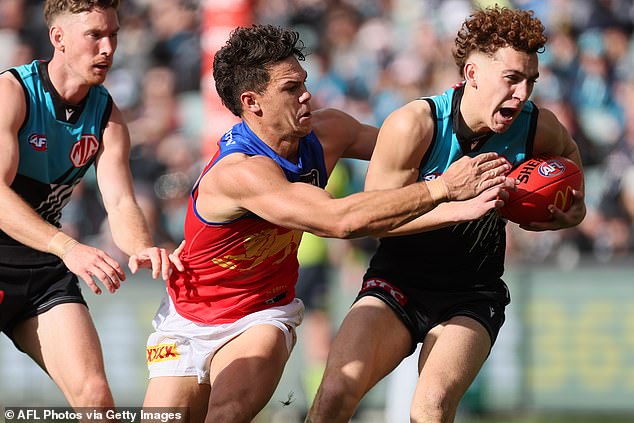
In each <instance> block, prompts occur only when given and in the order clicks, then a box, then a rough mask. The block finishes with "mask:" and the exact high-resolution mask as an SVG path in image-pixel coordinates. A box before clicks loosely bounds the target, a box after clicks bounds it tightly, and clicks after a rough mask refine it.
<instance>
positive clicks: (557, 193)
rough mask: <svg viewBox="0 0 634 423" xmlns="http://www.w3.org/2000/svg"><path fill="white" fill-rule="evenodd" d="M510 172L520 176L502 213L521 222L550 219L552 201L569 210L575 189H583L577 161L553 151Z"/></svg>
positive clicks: (501, 210)
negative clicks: (556, 154)
mask: <svg viewBox="0 0 634 423" xmlns="http://www.w3.org/2000/svg"><path fill="white" fill-rule="evenodd" d="M508 176H509V177H511V178H515V179H517V180H518V184H517V191H509V199H508V201H506V202H505V204H504V207H502V208H500V214H501V215H502V216H503V217H505V218H507V219H508V220H510V221H512V222H515V223H519V224H520V225H522V224H528V223H530V222H545V221H548V220H551V219H552V216H551V214H550V212H549V211H548V206H549V205H550V204H554V205H555V207H557V208H558V209H560V210H562V211H564V212H565V211H567V210H568V209H569V208H570V206H571V205H572V202H573V195H572V190H578V189H580V188H581V184H582V182H583V174H582V173H581V170H580V169H579V167H578V166H577V165H576V163H575V162H573V161H572V160H570V159H567V158H565V157H560V156H550V155H540V156H536V157H532V158H530V159H528V160H527V161H525V162H523V163H522V164H520V165H519V166H518V167H516V168H515V169H513V170H512V171H511V172H510V173H509V174H508Z"/></svg>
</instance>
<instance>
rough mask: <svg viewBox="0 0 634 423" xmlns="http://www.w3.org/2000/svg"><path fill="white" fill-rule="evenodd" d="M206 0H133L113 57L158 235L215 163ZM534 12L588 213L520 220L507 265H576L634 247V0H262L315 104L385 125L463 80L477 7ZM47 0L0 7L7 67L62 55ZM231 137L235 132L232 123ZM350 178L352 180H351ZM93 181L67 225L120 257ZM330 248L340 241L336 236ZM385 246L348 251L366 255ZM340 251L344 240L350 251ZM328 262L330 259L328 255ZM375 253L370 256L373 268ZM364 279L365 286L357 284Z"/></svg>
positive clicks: (348, 187)
mask: <svg viewBox="0 0 634 423" xmlns="http://www.w3.org/2000/svg"><path fill="white" fill-rule="evenodd" d="M202 3H203V0H161V1H156V0H122V4H121V14H120V16H121V31H120V33H119V47H118V50H117V53H116V58H115V63H114V66H113V69H112V70H111V72H110V74H109V76H108V79H107V81H106V85H107V87H108V88H109V90H110V91H111V93H112V95H113V97H114V99H115V101H116V102H117V104H118V105H119V107H120V108H121V109H122V110H123V111H124V113H125V115H126V117H127V119H128V122H129V126H130V132H131V136H132V143H133V146H132V154H131V167H132V172H133V176H134V179H135V183H136V190H137V194H138V197H139V201H140V203H141V205H142V207H143V208H144V210H145V212H146V216H147V218H148V220H149V222H150V224H151V225H152V227H153V228H154V234H155V241H156V242H157V243H159V244H161V245H164V246H166V247H168V248H169V247H173V246H175V245H177V244H178V242H179V241H180V240H181V239H182V224H183V218H184V215H185V206H186V202H187V199H188V194H189V190H190V188H191V186H192V184H193V182H194V180H195V178H196V177H197V176H198V173H199V171H200V169H201V167H202V166H203V165H204V163H205V162H206V161H207V160H208V159H209V157H208V155H207V154H206V152H208V151H210V150H212V149H213V148H212V149H210V148H209V147H208V146H204V145H203V143H205V142H207V141H203V140H204V139H205V137H204V134H203V131H204V129H203V123H204V121H205V110H204V109H205V107H204V100H203V98H202V94H201V66H202V62H203V60H202V59H203V58H202V57H201V48H200V45H201V39H202V34H201V29H200V28H201V26H200V19H201V16H202V13H201V7H203V5H202ZM493 3H498V4H500V5H504V6H510V7H518V8H526V9H532V10H534V11H535V14H536V15H537V16H538V17H539V18H540V19H541V20H542V22H543V23H544V25H545V26H546V28H547V32H548V37H549V42H548V44H547V47H546V51H545V52H544V53H543V54H541V55H540V77H539V80H538V83H537V84H536V86H535V91H534V93H533V97H532V99H533V100H534V101H535V102H536V103H537V104H538V105H542V106H545V107H548V108H551V109H552V110H553V111H555V113H556V114H557V116H558V117H559V118H560V119H561V120H562V121H563V122H564V123H565V125H566V126H567V128H568V129H569V131H570V132H571V133H572V134H573V136H574V138H575V139H576V141H577V142H578V144H579V146H580V148H581V153H582V157H583V160H584V166H585V172H586V200H587V204H588V216H587V218H586V219H585V221H584V222H583V224H582V225H581V226H580V227H578V228H574V229H570V230H566V231H559V232H547V233H528V232H525V231H521V230H519V229H518V228H517V226H516V225H514V224H509V225H508V227H509V246H508V250H509V254H508V257H509V261H511V262H512V261H514V260H515V261H528V262H543V261H552V260H555V261H556V262H557V264H559V265H561V266H564V267H572V266H575V265H576V264H577V263H578V262H579V260H581V258H583V257H586V256H592V257H593V258H594V259H596V260H600V261H602V262H609V261H612V260H618V259H619V258H622V257H625V256H627V255H628V254H630V253H632V252H633V251H634V36H633V35H632V29H633V26H634V2H632V0H514V1H512V0H508V1H503V0H497V1H490V2H489V1H469V0H442V1H441V0H251V2H250V5H251V8H252V10H253V22H256V23H270V24H276V25H282V26H288V27H293V28H295V29H296V30H297V31H299V32H300V34H301V36H302V39H303V41H304V43H305V45H306V50H307V51H308V52H309V55H308V57H307V60H306V62H305V63H304V66H305V67H306V69H307V70H308V73H309V78H308V82H307V83H308V87H309V89H310V90H311V92H312V94H313V107H314V108H318V107H323V106H329V107H336V108H341V109H343V110H346V111H347V112H349V113H350V114H352V115H354V116H355V117H357V118H358V119H359V120H361V121H363V122H366V123H370V124H375V125H380V124H381V123H382V121H383V120H384V119H385V117H386V116H387V115H388V114H389V113H390V112H391V111H392V110H394V109H395V108H397V107H399V106H401V105H403V104H404V103H406V102H408V101H411V100H412V99H414V98H417V97H420V96H424V95H433V94H437V93H440V92H442V91H444V89H446V88H447V87H448V86H450V85H452V84H453V83H455V82H457V81H458V80H459V74H458V71H457V69H456V66H455V64H454V63H453V59H452V56H451V49H452V46H453V40H454V37H455V34H456V32H457V30H458V28H459V27H460V25H461V23H462V21H463V20H464V18H465V17H466V16H467V15H468V14H469V13H470V12H471V11H472V9H473V8H474V7H481V6H486V5H489V4H493ZM41 9H42V1H41V0H2V1H1V2H0V51H2V54H1V55H0V69H6V68H7V67H10V66H14V65H18V64H22V63H26V62H29V61H31V60H33V59H34V58H47V57H49V56H50V54H51V51H50V43H49V42H48V40H47V37H48V34H47V30H46V26H45V24H44V21H43V18H42V11H41ZM223 129H224V128H223ZM366 166H367V164H366V163H361V162H355V161H346V162H343V163H342V164H341V166H340V168H339V169H338V172H340V174H341V175H342V176H341V177H340V178H337V180H338V181H340V182H338V184H343V186H338V187H337V188H336V191H337V192H339V193H340V194H346V193H350V192H353V191H359V190H361V189H363V179H364V174H365V170H366ZM341 181H343V182H341ZM95 183H96V182H95V179H94V177H93V178H87V179H86V181H85V182H82V184H81V185H80V186H79V187H78V188H77V190H76V192H75V194H74V197H73V201H72V203H71V205H70V206H69V207H68V208H67V209H66V210H65V214H64V218H63V224H64V227H65V230H67V231H68V232H71V233H73V234H74V235H75V236H77V237H79V238H80V239H82V240H87V241H89V242H92V243H94V244H98V245H99V246H101V247H102V248H104V249H106V250H108V251H109V252H112V253H113V254H114V255H116V256H119V257H121V256H120V254H121V253H119V252H118V251H117V250H116V247H114V246H113V245H112V242H111V240H110V239H109V235H107V234H108V233H109V231H105V230H104V227H105V225H107V220H105V219H104V214H103V208H102V207H101V204H100V203H99V201H100V200H99V197H98V195H96V187H95ZM328 242H330V241H328ZM374 243H375V241H374V240H360V241H356V242H355V243H348V244H346V245H349V246H350V247H351V249H352V251H353V252H352V254H353V255H357V253H358V252H359V251H360V252H361V253H362V257H365V256H364V255H363V254H366V255H367V254H368V253H370V252H371V251H372V249H373V248H374V245H375V244H374ZM340 244H341V243H338V242H334V241H333V242H332V243H331V244H328V246H329V247H332V248H334V249H335V250H336V251H337V253H336V254H328V255H323V256H324V257H327V256H330V257H332V256H336V257H341V254H340V252H339V250H340V249H341V248H342V247H341V246H340ZM324 260H329V259H328V258H325V259H324ZM363 260H364V258H361V262H363ZM357 282H358V281H357Z"/></svg>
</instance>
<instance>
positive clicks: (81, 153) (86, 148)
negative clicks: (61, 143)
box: [70, 134, 99, 167]
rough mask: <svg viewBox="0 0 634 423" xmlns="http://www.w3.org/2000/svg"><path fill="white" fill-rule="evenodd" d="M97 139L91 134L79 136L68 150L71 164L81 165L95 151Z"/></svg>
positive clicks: (97, 146)
mask: <svg viewBox="0 0 634 423" xmlns="http://www.w3.org/2000/svg"><path fill="white" fill-rule="evenodd" d="M98 149H99V141H98V140H97V137H95V136H94V135H93V134H84V135H82V136H81V138H80V139H79V140H77V142H75V144H73V147H72V148H71V150H70V161H71V162H73V166H75V167H82V166H83V165H85V164H86V163H88V161H89V160H90V159H91V158H92V157H93V156H94V155H95V154H96V153H97V150H98Z"/></svg>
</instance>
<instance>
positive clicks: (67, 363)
mask: <svg viewBox="0 0 634 423" xmlns="http://www.w3.org/2000/svg"><path fill="white" fill-rule="evenodd" d="M13 338H14V340H15V341H16V343H17V344H18V345H19V346H20V348H21V349H22V350H23V351H24V352H26V353H27V354H28V355H29V356H31V357H32V358H33V359H34V360H35V361H36V362H37V363H38V364H39V365H40V366H42V367H43V368H44V369H46V371H47V372H48V373H49V374H50V375H51V376H52V377H53V375H55V374H59V373H71V374H76V375H78V377H79V376H80V375H83V374H85V373H90V372H95V371H96V372H101V373H103V356H102V353H101V343H100V342H99V337H98V335H97V330H96V329H95V325H94V323H93V321H92V318H91V317H90V314H89V313H88V308H86V306H85V305H83V304H79V303H65V304H60V305H57V306H55V307H53V308H52V309H50V310H48V311H46V312H44V313H42V314H39V315H37V316H35V317H32V318H29V319H27V320H25V321H24V322H22V323H20V324H19V325H17V326H16V327H15V328H14V330H13ZM69 357H73V359H72V360H69V359H68V358H69Z"/></svg>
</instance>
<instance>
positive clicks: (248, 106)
mask: <svg viewBox="0 0 634 423" xmlns="http://www.w3.org/2000/svg"><path fill="white" fill-rule="evenodd" d="M240 103H241V104H242V111H243V112H247V111H248V112H251V113H259V112H260V111H261V107H260V103H259V102H258V98H257V95H256V94H255V93H254V92H253V91H245V92H243V93H242V94H240Z"/></svg>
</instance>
